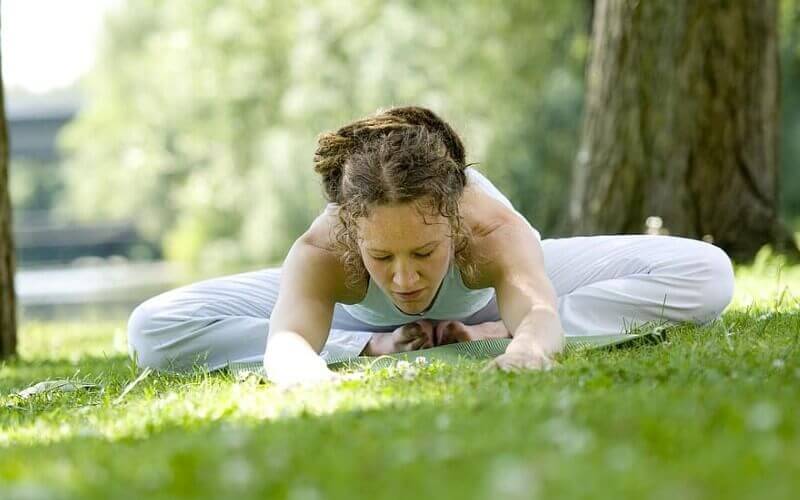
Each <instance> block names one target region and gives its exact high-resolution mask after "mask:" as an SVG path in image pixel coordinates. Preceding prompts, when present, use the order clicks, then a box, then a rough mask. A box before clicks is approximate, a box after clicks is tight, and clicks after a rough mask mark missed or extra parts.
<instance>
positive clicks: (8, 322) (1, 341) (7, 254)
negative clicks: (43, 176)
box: [0, 72, 17, 359]
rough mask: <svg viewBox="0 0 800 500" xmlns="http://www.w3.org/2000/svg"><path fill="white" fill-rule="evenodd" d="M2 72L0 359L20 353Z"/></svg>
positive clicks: (0, 74)
mask: <svg viewBox="0 0 800 500" xmlns="http://www.w3.org/2000/svg"><path fill="white" fill-rule="evenodd" d="M3 94H4V92H3V75H2V72H0V359H5V358H8V357H10V356H13V355H14V354H16V352H17V310H16V298H15V294H14V270H15V268H16V263H15V262H14V240H13V238H12V236H11V199H10V195H9V182H8V130H6V112H5V102H4V97H3Z"/></svg>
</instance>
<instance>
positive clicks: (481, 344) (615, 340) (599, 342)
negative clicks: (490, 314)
mask: <svg viewBox="0 0 800 500" xmlns="http://www.w3.org/2000/svg"><path fill="white" fill-rule="evenodd" d="M666 339H667V334H666V329H665V328H663V327H656V328H654V329H653V330H651V331H649V332H647V333H642V334H620V335H592V336H586V337H567V339H566V345H565V347H564V352H566V353H571V352H578V351H584V350H592V349H597V350H607V349H624V348H628V347H635V346H640V345H647V344H658V343H660V342H664V341H665V340H666ZM509 342H511V339H485V340H473V341H471V342H458V343H456V344H448V345H443V346H438V347H431V348H428V349H419V350H416V351H408V352H398V353H394V354H387V355H383V356H356V357H349V358H348V357H345V356H338V357H337V356H332V357H331V358H330V359H328V360H327V363H328V367H329V368H330V369H331V370H340V369H343V368H352V369H358V368H366V367H368V366H369V367H372V368H385V367H388V366H392V365H393V364H395V363H397V362H398V361H401V360H402V361H408V362H413V361H414V360H415V359H417V358H419V357H425V359H427V360H428V361H434V360H439V361H443V362H445V363H452V362H456V361H458V360H460V359H465V358H466V359H490V358H494V357H496V356H499V355H500V354H503V353H504V352H505V351H506V347H507V346H508V344H509ZM228 370H229V371H230V372H231V373H232V374H233V375H234V376H235V377H236V378H237V379H238V378H244V377H246V376H247V375H248V374H251V373H254V374H256V375H260V376H262V377H264V376H265V374H264V367H263V365H262V364H261V363H259V362H250V363H229V364H228Z"/></svg>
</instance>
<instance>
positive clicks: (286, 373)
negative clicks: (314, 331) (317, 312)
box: [264, 331, 339, 387]
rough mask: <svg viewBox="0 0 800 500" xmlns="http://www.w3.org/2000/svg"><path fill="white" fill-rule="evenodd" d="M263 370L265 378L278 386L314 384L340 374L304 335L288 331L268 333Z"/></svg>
mask: <svg viewBox="0 0 800 500" xmlns="http://www.w3.org/2000/svg"><path fill="white" fill-rule="evenodd" d="M264 371H265V372H266V374H267V379H268V380H269V381H270V382H273V383H274V384H276V385H277V386H279V387H290V386H294V385H315V384H318V383H320V382H327V381H335V380H337V379H338V378H339V374H337V373H336V372H334V371H332V370H331V369H330V368H328V364H327V363H326V362H325V360H324V359H322V358H321V357H320V356H319V355H318V354H317V353H316V352H315V351H314V349H312V348H311V346H310V345H308V342H307V341H306V340H305V339H304V338H303V337H301V336H300V335H298V334H297V333H294V332H289V331H283V332H277V333H274V334H270V337H269V338H268V340H267V349H266V351H265V352H264Z"/></svg>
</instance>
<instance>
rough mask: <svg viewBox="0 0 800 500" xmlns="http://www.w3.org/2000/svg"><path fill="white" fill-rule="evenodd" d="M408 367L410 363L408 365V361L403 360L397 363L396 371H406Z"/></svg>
mask: <svg viewBox="0 0 800 500" xmlns="http://www.w3.org/2000/svg"><path fill="white" fill-rule="evenodd" d="M410 367H411V363H409V362H408V361H406V360H404V359H401V360H400V361H398V362H397V369H398V370H407V369H408V368H410Z"/></svg>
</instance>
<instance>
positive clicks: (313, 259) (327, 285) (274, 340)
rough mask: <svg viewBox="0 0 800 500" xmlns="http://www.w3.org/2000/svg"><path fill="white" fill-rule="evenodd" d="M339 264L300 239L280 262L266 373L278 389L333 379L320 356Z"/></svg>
mask: <svg viewBox="0 0 800 500" xmlns="http://www.w3.org/2000/svg"><path fill="white" fill-rule="evenodd" d="M336 269H337V262H336V259H335V257H334V256H333V255H332V254H331V253H330V252H329V251H327V250H324V249H322V248H319V247H317V246H314V245H313V244H312V243H311V242H310V241H309V240H308V239H307V238H305V237H301V238H299V239H298V240H297V241H296V242H295V243H294V245H292V248H291V249H290V250H289V254H288V255H287V257H286V259H285V260H284V262H283V268H282V270H281V286H280V290H279V292H278V299H277V301H276V302H275V307H274V308H273V310H272V314H271V316H270V321H269V334H268V336H267V347H266V351H265V353H264V370H265V371H266V373H267V378H268V379H269V380H271V381H273V382H275V383H277V384H280V385H292V384H296V383H302V382H314V381H320V380H326V379H332V378H335V376H334V373H333V372H332V371H331V370H329V369H328V366H327V364H326V363H325V360H323V359H322V358H321V357H320V356H319V352H320V351H321V350H322V348H323V346H324V345H325V341H326V340H327V338H328V334H329V332H330V327H331V322H332V319H333V310H334V306H335V304H336V297H337V292H338V290H337V286H338V284H337V280H338V279H341V276H337V275H336V272H337V271H336Z"/></svg>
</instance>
